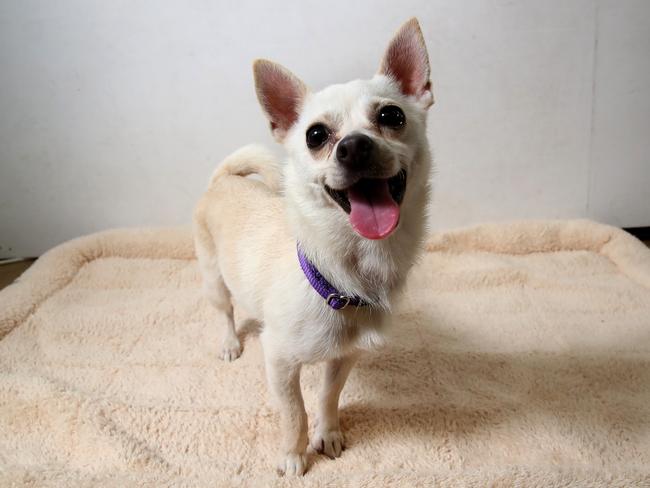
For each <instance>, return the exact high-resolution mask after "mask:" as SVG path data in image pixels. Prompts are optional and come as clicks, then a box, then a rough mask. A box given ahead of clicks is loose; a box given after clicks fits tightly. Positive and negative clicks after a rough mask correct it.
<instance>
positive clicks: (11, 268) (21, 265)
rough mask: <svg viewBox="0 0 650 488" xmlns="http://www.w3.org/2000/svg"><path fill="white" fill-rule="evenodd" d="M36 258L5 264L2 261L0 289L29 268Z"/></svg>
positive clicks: (0, 262) (0, 266) (0, 264)
mask: <svg viewBox="0 0 650 488" xmlns="http://www.w3.org/2000/svg"><path fill="white" fill-rule="evenodd" d="M34 261H36V259H26V260H24V261H17V262H15V263H8V264H3V263H2V261H0V290H2V289H3V288H4V287H5V286H8V285H10V284H12V283H13V282H14V280H15V279H16V278H18V277H19V276H20V275H21V274H23V272H24V271H25V270H26V269H27V268H29V267H30V266H31V265H32V263H33V262H34Z"/></svg>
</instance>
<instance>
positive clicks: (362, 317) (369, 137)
mask: <svg viewBox="0 0 650 488" xmlns="http://www.w3.org/2000/svg"><path fill="white" fill-rule="evenodd" d="M254 74H255V84H256V89H257V96H258V98H259V101H260V103H261V105H262V108H263V109H264V111H265V113H266V116H267V117H268V118H269V120H270V122H271V130H272V132H273V134H274V136H275V138H276V139H277V140H278V141H279V142H282V143H283V144H284V146H285V148H286V150H287V152H288V154H289V159H288V161H287V162H286V165H285V166H284V168H283V171H282V173H283V174H282V176H283V177H281V176H280V173H281V172H280V170H279V167H278V165H277V164H276V162H275V161H274V159H273V157H271V156H270V155H269V154H268V153H266V152H265V151H264V150H263V149H259V148H255V147H246V148H243V149H241V150H239V151H238V152H236V153H234V154H232V155H231V156H229V157H228V158H227V159H226V160H225V161H224V162H223V164H222V165H221V166H219V168H217V170H216V172H215V174H214V175H213V177H212V180H211V182H210V186H209V189H208V191H207V192H206V193H205V195H204V196H203V198H202V199H201V201H200V202H199V204H198V206H197V208H196V210H195V213H194V237H195V244H196V252H197V256H198V259H199V264H200V268H201V272H202V274H203V278H204V288H205V292H206V294H207V297H208V298H209V300H210V301H211V303H212V304H213V305H214V306H215V308H216V310H217V313H218V320H219V321H220V322H223V324H224V325H225V328H226V333H225V339H224V342H223V351H222V356H223V358H224V359H225V360H227V361H232V360H234V359H236V358H238V357H239V355H240V354H241V344H240V342H239V339H238V338H237V335H236V334H235V325H234V322H233V313H232V310H233V308H232V304H231V298H232V300H233V301H234V302H235V303H236V304H237V306H241V307H242V308H243V309H244V310H246V311H247V312H248V314H250V315H251V316H252V317H255V318H257V319H259V320H260V321H261V322H262V323H263V330H262V333H261V336H260V338H261V342H262V345H263V348H264V356H265V363H266V372H267V377H268V383H269V387H270V389H271V391H272V393H273V395H274V397H275V398H276V399H277V403H278V404H279V409H280V418H281V432H282V446H281V454H282V459H281V461H280V470H281V471H283V472H285V473H287V474H296V475H300V474H303V473H304V471H305V469H306V467H307V464H306V457H305V452H306V449H307V444H308V438H307V414H306V413H305V408H304V404H303V399H302V394H301V391H300V369H301V366H302V365H303V364H305V363H312V362H317V361H326V362H327V366H326V375H325V385H324V388H323V391H322V395H321V400H320V405H319V413H318V418H317V424H316V429H315V432H316V433H315V436H314V438H313V439H312V443H311V444H312V447H313V448H314V449H315V450H317V451H319V452H322V453H324V454H326V455H327V456H329V457H331V458H335V457H338V456H340V455H341V450H342V448H343V435H342V434H341V430H340V426H339V417H338V401H339V396H340V393H341V390H342V389H343V385H344V384H345V381H346V379H347V376H348V374H349V372H350V369H351V368H352V366H353V364H354V361H355V358H356V357H357V356H358V354H359V353H360V352H361V351H363V350H368V349H372V348H375V347H377V346H378V345H380V344H382V341H383V339H382V338H383V332H384V330H385V327H386V322H387V320H386V319H387V312H389V310H390V304H391V300H392V299H393V298H394V297H395V295H396V293H397V292H398V291H399V289H400V287H401V286H402V285H403V284H404V281H405V278H406V275H407V272H408V271H409V269H410V268H411V266H412V265H413V263H414V261H415V259H416V258H417V256H418V252H419V250H420V248H421V246H422V241H423V237H424V233H425V220H426V215H425V213H426V207H427V202H428V199H429V191H430V190H429V177H430V172H431V155H430V152H429V145H428V143H427V138H426V131H425V129H426V117H427V109H428V108H429V107H430V106H431V105H432V104H433V95H432V92H431V84H430V81H429V61H428V56H427V52H426V47H425V44H424V39H423V37H422V33H421V31H420V27H419V25H418V22H417V20H415V19H412V20H410V21H408V22H407V23H406V24H404V25H403V26H402V27H401V28H400V30H399V31H398V32H397V34H396V35H395V37H394V38H393V39H392V41H391V42H390V45H389V46H388V49H387V51H386V54H385V55H384V59H383V61H382V63H381V66H380V69H379V72H378V73H377V74H376V75H375V76H374V77H373V78H372V79H370V80H355V81H351V82H349V83H346V84H341V85H333V86H330V87H327V88H325V89H324V90H322V91H319V92H311V91H310V90H309V89H308V88H307V87H306V86H305V85H304V84H303V83H302V81H300V80H299V79H298V78H297V77H295V76H294V75H293V74H292V73H290V72H289V71H288V70H286V69H285V68H283V67H281V66H279V65H278V64H275V63H272V62H270V61H265V60H258V61H256V62H255V64H254ZM253 173H256V174H258V175H260V176H261V177H262V180H263V182H262V181H258V180H254V179H250V178H245V176H246V175H249V174H253ZM281 182H282V184H281ZM280 189H282V190H283V191H282V192H281V191H280Z"/></svg>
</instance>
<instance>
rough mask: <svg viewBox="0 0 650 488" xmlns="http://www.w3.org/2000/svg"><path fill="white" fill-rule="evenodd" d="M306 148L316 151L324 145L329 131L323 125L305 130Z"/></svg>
mask: <svg viewBox="0 0 650 488" xmlns="http://www.w3.org/2000/svg"><path fill="white" fill-rule="evenodd" d="M306 136H307V147H308V148H309V149H316V148H319V147H321V146H322V145H323V144H325V141H327V139H329V137H330V131H329V129H328V128H327V127H325V126H324V125H323V124H314V125H312V126H311V127H310V128H309V129H307V134H306Z"/></svg>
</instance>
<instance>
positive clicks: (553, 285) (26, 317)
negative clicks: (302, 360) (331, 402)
mask: <svg viewBox="0 0 650 488" xmlns="http://www.w3.org/2000/svg"><path fill="white" fill-rule="evenodd" d="M296 265H298V264H297V262H296ZM199 285H200V277H199V274H198V270H197V266H196V262H195V261H194V258H193V249H192V243H191V238H190V233H189V231H188V230H187V229H153V230H114V231H108V232H103V233H99V234H95V235H91V236H88V237H83V238H80V239H76V240H73V241H71V242H68V243H66V244H63V245H61V246H59V247H57V248H55V249H53V250H51V251H50V252H48V253H47V254H45V255H44V256H43V257H42V258H41V259H39V260H38V261H37V262H36V263H35V264H34V266H33V267H32V268H31V269H30V270H29V271H28V272H27V273H25V274H24V275H23V276H22V277H21V279H20V280H19V282H18V283H16V284H14V285H11V286H9V287H8V288H7V289H5V290H4V291H2V292H0V337H1V338H2V339H1V340H0V486H11V485H13V484H15V485H17V486H23V485H27V486H32V485H33V486H56V487H59V486H75V487H78V486H132V485H138V486H140V485H142V486H156V487H158V486H167V485H184V486H254V487H262V486H278V487H280V486H309V487H312V486H313V487H321V486H331V485H346V486H365V487H380V486H405V487H411V486H434V485H435V486H450V487H451V486H477V487H484V486H489V485H491V486H514V485H516V486H526V487H531V486H545V487H546V486H558V487H560V486H562V487H565V486H572V485H580V486H603V487H605V486H607V487H612V486H620V487H623V486H625V487H627V486H639V485H643V486H648V485H649V484H650V250H648V249H647V248H645V246H644V245H643V244H642V243H640V242H639V241H637V240H636V239H634V238H633V237H631V236H629V235H628V234H626V233H624V232H623V231H621V230H618V229H615V228H612V227H607V226H603V225H600V224H596V223H593V222H588V221H564V222H522V223H513V224H499V225H485V226H480V227H475V228H471V229H464V230H458V231H452V232H447V233H441V234H437V235H434V236H433V237H432V238H431V239H430V240H429V242H428V246H427V253H426V254H425V256H424V258H423V259H422V261H421V262H420V264H419V265H418V266H417V267H416V268H415V270H414V272H413V273H412V275H411V277H410V280H409V285H408V288H407V291H406V293H405V295H404V297H403V299H402V301H401V303H400V304H399V306H398V307H397V310H396V314H395V315H396V316H395V326H394V335H395V337H394V338H393V339H392V340H391V342H390V345H389V346H388V347H387V348H386V349H385V350H382V351H379V352H377V353H375V354H373V355H372V356H368V357H366V358H365V359H363V360H362V361H361V362H360V364H359V366H358V367H357V368H356V369H355V370H353V372H352V374H351V376H350V380H349V381H348V384H347V386H346V388H345V390H344V392H343V395H342V405H341V408H342V425H343V428H344V431H345V433H346V438H347V450H346V451H345V452H344V453H343V456H342V457H341V458H340V459H338V460H336V461H331V460H329V459H326V458H324V457H322V456H318V455H316V454H313V453H311V454H310V463H311V467H310V469H309V471H308V473H307V474H306V475H305V477H303V478H301V479H295V478H286V477H284V478H281V477H278V475H277V474H276V473H275V471H274V469H273V466H274V462H275V459H276V455H277V454H278V434H277V431H276V429H277V416H276V414H275V412H274V410H273V407H272V404H271V402H270V401H269V393H268V391H267V387H266V383H265V378H264V371H263V360H262V350H261V348H260V344H259V341H258V338H257V335H256V331H255V327H254V326H253V324H251V323H250V321H245V320H244V321H242V324H241V326H242V327H243V328H244V329H245V331H244V332H245V345H244V347H245V349H244V353H243V355H242V357H241V358H240V359H238V360H237V361H235V362H233V363H225V362H222V361H221V360H219V359H218V357H217V354H218V351H219V347H218V345H219V343H218V337H219V333H220V328H219V327H218V325H217V324H216V323H215V320H214V313H213V311H212V309H211V308H210V306H209V304H208V303H207V302H206V301H205V300H204V299H203V298H202V296H201V293H200V291H199ZM320 373H321V367H320V366H308V367H306V368H305V370H304V373H303V378H302V383H303V388H304V393H305V401H306V405H307V410H308V412H309V413H310V415H312V414H313V410H314V407H315V404H316V401H315V399H316V395H317V388H318V386H319V384H320V379H321V378H320Z"/></svg>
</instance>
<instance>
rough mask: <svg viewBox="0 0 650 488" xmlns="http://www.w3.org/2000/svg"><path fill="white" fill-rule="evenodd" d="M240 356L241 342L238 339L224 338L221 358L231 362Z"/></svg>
mask: <svg viewBox="0 0 650 488" xmlns="http://www.w3.org/2000/svg"><path fill="white" fill-rule="evenodd" d="M239 356H241V343H240V342H239V340H237V339H235V340H226V341H224V343H223V346H222V348H221V359H223V360H224V361H226V362H231V361H234V360H235V359H237V358H238V357H239Z"/></svg>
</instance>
